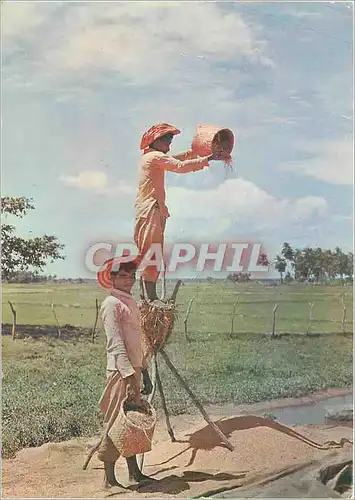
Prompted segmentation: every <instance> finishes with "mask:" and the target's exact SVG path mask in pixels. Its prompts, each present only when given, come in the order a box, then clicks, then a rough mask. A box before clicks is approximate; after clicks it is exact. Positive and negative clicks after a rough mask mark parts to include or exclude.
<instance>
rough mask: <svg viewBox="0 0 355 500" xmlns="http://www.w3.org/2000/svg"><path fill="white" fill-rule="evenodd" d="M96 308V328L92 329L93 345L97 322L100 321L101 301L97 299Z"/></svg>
mask: <svg viewBox="0 0 355 500" xmlns="http://www.w3.org/2000/svg"><path fill="white" fill-rule="evenodd" d="M95 306H96V316H95V323H94V328H93V329H92V337H91V341H92V343H94V342H95V331H96V325H97V320H98V319H99V301H98V300H97V299H95Z"/></svg>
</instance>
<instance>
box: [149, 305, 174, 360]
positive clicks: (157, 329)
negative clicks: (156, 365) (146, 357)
mask: <svg viewBox="0 0 355 500" xmlns="http://www.w3.org/2000/svg"><path fill="white" fill-rule="evenodd" d="M140 312H141V332H142V340H143V345H144V351H145V352H146V353H147V352H149V353H150V355H151V354H153V353H155V352H157V350H158V349H159V347H161V346H162V345H163V343H164V341H165V339H166V336H167V334H168V333H169V332H170V331H171V330H172V329H173V326H174V322H175V319H176V307H175V304H174V303H164V302H157V301H156V302H147V301H143V302H142V303H141V305H140Z"/></svg>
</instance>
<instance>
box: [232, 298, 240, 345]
mask: <svg viewBox="0 0 355 500" xmlns="http://www.w3.org/2000/svg"><path fill="white" fill-rule="evenodd" d="M238 303H239V295H238V296H237V300H236V301H235V302H234V305H233V311H232V321H231V333H230V335H231V336H232V335H233V333H234V317H235V313H236V310H237V305H238Z"/></svg>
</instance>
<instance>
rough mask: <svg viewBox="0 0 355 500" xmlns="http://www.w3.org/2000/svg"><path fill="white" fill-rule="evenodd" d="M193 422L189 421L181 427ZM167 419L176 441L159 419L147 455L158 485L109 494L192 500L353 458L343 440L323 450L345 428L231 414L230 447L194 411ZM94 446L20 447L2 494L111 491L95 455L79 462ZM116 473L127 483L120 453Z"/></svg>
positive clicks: (99, 494)
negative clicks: (304, 466)
mask: <svg viewBox="0 0 355 500" xmlns="http://www.w3.org/2000/svg"><path fill="white" fill-rule="evenodd" d="M191 421H192V422H194V425H195V427H194V428H192V429H190V430H189V431H188V432H186V428H188V425H189V424H191ZM172 425H173V427H174V430H175V431H176V437H177V438H178V440H179V441H180V442H176V443H171V441H170V440H169V439H168V438H167V432H166V427H165V422H164V420H162V421H161V422H160V423H159V425H158V426H157V432H156V434H155V439H154V442H153V447H152V451H151V452H150V453H148V454H147V455H146V457H145V462H144V473H146V474H149V475H152V476H153V477H154V478H155V479H157V480H158V483H157V484H153V485H147V486H144V487H141V488H140V489H139V490H138V491H134V489H131V488H127V489H125V490H124V489H118V488H117V489H113V491H112V493H111V496H113V497H115V496H116V494H117V498H132V499H133V498H137V497H138V496H139V498H178V497H180V498H186V497H188V498H192V497H194V496H198V495H203V494H204V493H207V492H209V491H215V490H218V489H223V488H230V487H233V486H234V487H237V486H241V487H242V486H244V485H246V484H248V483H249V484H250V483H251V482H253V481H257V480H260V479H261V480H262V479H263V478H267V477H272V476H274V475H275V473H277V472H278V471H280V470H281V471H282V470H285V469H286V470H287V469H291V470H292V469H295V468H297V467H298V466H299V464H300V462H301V463H307V462H308V461H310V460H318V459H321V458H322V457H326V456H333V457H335V458H334V460H337V458H336V457H337V456H338V455H339V457H340V458H339V460H341V459H342V456H343V454H345V455H349V456H350V457H351V452H352V447H351V445H350V444H348V443H345V444H344V445H343V448H341V447H339V448H335V447H334V448H331V449H326V447H324V446H322V445H323V444H324V443H325V442H327V441H329V440H334V441H337V442H340V441H341V439H342V438H344V437H348V438H349V439H351V437H352V430H351V429H349V428H346V427H336V428H334V427H325V426H322V427H321V426H319V427H317V426H306V427H297V428H289V427H285V426H279V424H278V423H277V422H274V421H270V420H267V419H265V418H262V417H254V416H252V415H247V416H239V417H234V418H230V419H228V420H222V421H220V422H219V425H220V426H221V429H222V430H223V432H226V433H227V434H228V437H229V438H230V439H231V441H232V443H233V444H234V445H235V451H234V452H230V451H229V450H227V449H225V448H224V447H222V446H221V444H220V443H219V442H218V440H216V439H215V438H214V435H213V433H210V431H209V430H208V429H206V425H205V423H204V422H203V421H201V419H200V417H198V420H197V419H196V417H194V416H193V415H189V416H184V415H181V416H179V417H172ZM184 429H185V430H184ZM294 432H296V434H294ZM307 443H308V444H307ZM92 444H93V443H92V442H87V444H85V443H84V440H83V439H79V440H72V441H69V442H66V443H51V444H46V445H43V446H42V447H40V448H29V449H27V450H23V451H22V452H20V453H18V455H17V457H16V458H15V459H12V460H4V462H3V493H4V497H6V498H8V497H17V498H39V497H42V498H104V497H107V496H109V495H110V494H109V493H104V492H103V491H102V490H101V481H102V464H101V463H100V462H99V461H98V460H97V458H96V457H94V458H93V463H92V466H91V467H90V469H89V470H88V471H83V470H82V468H81V466H82V461H83V456H84V455H85V451H86V448H87V447H89V446H92ZM324 448H325V449H324ZM116 476H117V478H118V480H119V481H120V482H121V483H122V484H123V485H126V484H127V481H128V477H127V467H126V464H125V460H123V459H120V460H118V462H117V468H116ZM301 497H302V495H301ZM264 498H265V497H264ZM272 498H274V497H272Z"/></svg>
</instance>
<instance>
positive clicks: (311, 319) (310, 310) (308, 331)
mask: <svg viewBox="0 0 355 500" xmlns="http://www.w3.org/2000/svg"><path fill="white" fill-rule="evenodd" d="M313 307H314V302H310V303H309V318H308V327H307V332H306V335H309V334H310V332H311V328H312V321H313V315H312V313H313Z"/></svg>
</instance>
